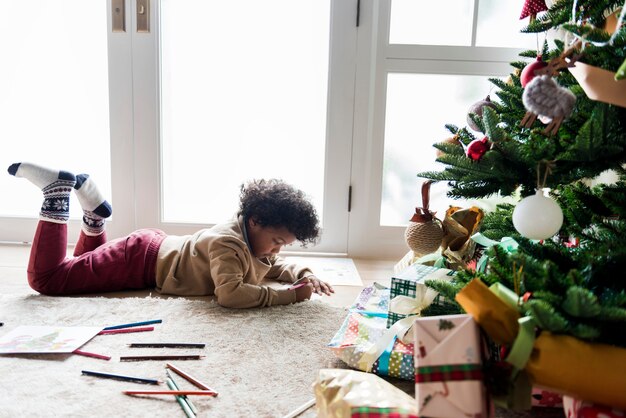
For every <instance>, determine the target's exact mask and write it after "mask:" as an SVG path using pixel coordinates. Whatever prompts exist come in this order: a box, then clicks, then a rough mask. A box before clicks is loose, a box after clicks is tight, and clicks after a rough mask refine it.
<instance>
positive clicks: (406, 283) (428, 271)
mask: <svg viewBox="0 0 626 418" xmlns="http://www.w3.org/2000/svg"><path fill="white" fill-rule="evenodd" d="M455 274H456V272H454V271H452V270H449V269H445V268H439V267H434V266H427V265H424V264H417V263H416V264H412V265H410V266H408V267H406V268H405V269H404V270H402V271H401V272H400V273H398V274H394V275H393V276H392V277H391V287H390V295H389V297H390V303H389V316H388V318H387V327H388V328H390V327H391V326H392V325H393V324H395V323H396V322H398V321H399V320H400V319H402V318H405V317H407V316H408V315H416V314H418V313H419V312H420V311H421V309H424V308H426V307H427V306H428V305H430V304H431V303H432V302H433V301H434V300H435V298H437V297H438V294H437V292H435V291H434V290H432V289H430V288H428V287H427V286H426V284H425V282H426V281H427V280H446V281H449V280H451V279H452V277H453V276H454V275H455ZM399 296H403V297H408V298H410V299H412V300H413V302H410V301H409V303H413V308H412V309H409V310H408V311H412V312H411V313H406V312H407V309H402V310H403V312H399V309H398V308H397V307H396V306H397V305H398V304H397V303H396V302H398V300H400V299H402V298H399ZM394 299H395V301H394ZM404 301H406V299H405V300H404ZM441 302H443V300H441ZM405 305H406V304H405Z"/></svg>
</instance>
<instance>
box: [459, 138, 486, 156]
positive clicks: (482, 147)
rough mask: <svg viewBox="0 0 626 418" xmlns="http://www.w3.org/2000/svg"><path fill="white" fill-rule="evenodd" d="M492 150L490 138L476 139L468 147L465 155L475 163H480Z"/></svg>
mask: <svg viewBox="0 0 626 418" xmlns="http://www.w3.org/2000/svg"><path fill="white" fill-rule="evenodd" d="M490 149H491V142H489V138H487V137H484V138H482V139H475V140H473V141H472V142H470V143H469V144H468V145H467V148H466V149H465V155H467V156H468V157H469V158H470V159H472V160H474V161H479V160H480V159H481V158H482V157H483V155H485V153H486V152H487V151H489V150H490Z"/></svg>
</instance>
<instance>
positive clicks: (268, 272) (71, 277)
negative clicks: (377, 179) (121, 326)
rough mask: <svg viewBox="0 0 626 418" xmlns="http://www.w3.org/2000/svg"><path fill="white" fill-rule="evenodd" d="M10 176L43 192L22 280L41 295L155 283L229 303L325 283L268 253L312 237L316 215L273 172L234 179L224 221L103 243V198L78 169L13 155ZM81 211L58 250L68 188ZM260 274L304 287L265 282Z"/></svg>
mask: <svg viewBox="0 0 626 418" xmlns="http://www.w3.org/2000/svg"><path fill="white" fill-rule="evenodd" d="M8 171H9V174H11V175H14V176H16V177H23V178H26V179H27V180H29V181H30V182H31V183H33V184H35V185H36V186H37V187H39V188H40V189H41V190H42V191H43V195H44V201H43V204H42V206H41V212H40V216H39V219H40V221H39V223H38V225H37V230H36V232H35V237H34V239H33V245H32V248H31V253H30V259H29V262H28V282H29V284H30V286H31V287H32V288H33V289H34V290H36V291H37V292H39V293H42V294H46V295H74V294H80V293H99V292H111V291H119V290H125V289H145V288H156V289H157V290H158V291H159V292H161V293H164V294H171V295H180V296H204V295H215V296H216V299H217V303H219V304H220V305H222V306H225V307H231V308H252V307H261V306H272V305H286V304H290V303H294V302H301V301H304V300H307V299H309V298H310V297H311V295H312V293H313V292H316V293H318V294H322V293H324V294H326V295H330V294H331V293H333V292H334V290H333V288H332V287H331V286H330V285H329V284H327V283H325V282H323V281H321V280H319V279H318V278H316V277H315V276H314V275H313V273H312V272H311V270H309V269H308V268H304V267H300V266H297V265H294V264H288V263H286V262H284V261H283V260H282V259H281V258H280V257H278V256H277V254H278V252H279V251H280V250H281V248H282V247H283V246H285V245H289V244H292V243H294V242H295V241H299V242H301V243H302V244H303V245H306V244H308V243H312V242H315V240H316V239H317V237H318V235H319V226H318V224H319V221H318V217H317V213H316V211H315V208H314V207H313V205H312V204H311V203H310V202H309V201H308V200H307V199H306V197H305V195H304V193H303V192H302V191H300V190H297V189H295V188H293V187H292V186H290V185H288V184H286V183H284V182H283V181H280V180H256V181H251V182H249V183H248V184H246V185H243V186H242V187H241V196H240V202H239V211H238V212H237V216H236V218H235V219H233V220H232V221H230V222H227V223H224V224H219V225H215V226H213V227H212V228H209V229H202V230H200V231H198V232H196V233H195V234H193V235H186V236H173V235H169V236H168V235H166V234H165V233H164V232H163V231H160V230H158V229H140V230H137V231H135V232H133V233H131V234H130V235H128V236H127V237H124V238H118V239H115V240H112V241H108V242H107V238H106V232H105V219H106V218H108V217H109V216H111V213H112V209H111V205H110V204H109V203H108V202H107V201H106V200H105V199H104V198H103V197H102V195H101V194H100V192H99V190H98V188H97V187H96V184H95V183H94V181H93V180H92V179H91V178H90V177H89V176H88V175H86V174H79V175H77V176H75V175H74V174H72V173H69V172H67V171H58V170H52V169H49V168H45V167H41V166H38V165H35V164H30V163H15V164H12V165H11V166H10V167H9V168H8ZM72 190H74V191H75V192H76V196H77V197H78V201H79V203H80V205H81V207H82V209H83V221H82V225H81V232H80V236H79V238H78V242H77V243H76V248H75V249H74V257H72V258H69V257H67V256H66V248H67V221H68V219H69V201H70V193H71V192H72ZM263 279H273V280H277V281H281V282H288V283H294V282H295V281H302V282H303V283H304V284H305V285H304V286H300V287H298V286H295V287H296V288H295V289H274V288H271V287H269V286H262V285H260V283H261V281H262V280H263Z"/></svg>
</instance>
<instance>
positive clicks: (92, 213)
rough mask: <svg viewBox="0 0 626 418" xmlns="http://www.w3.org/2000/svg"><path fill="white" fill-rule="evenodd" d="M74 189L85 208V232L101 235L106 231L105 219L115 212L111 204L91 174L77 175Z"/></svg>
mask: <svg viewBox="0 0 626 418" xmlns="http://www.w3.org/2000/svg"><path fill="white" fill-rule="evenodd" d="M74 189H75V190H76V197H78V201H79V202H80V206H81V207H82V208H83V224H82V229H83V232H85V233H86V234H87V235H100V234H101V233H102V232H104V220H105V219H106V218H108V217H109V216H111V213H112V212H113V210H112V208H111V204H110V203H109V202H107V201H106V200H104V197H103V196H102V194H101V193H100V190H98V187H97V186H96V183H95V182H94V181H93V180H92V179H91V178H90V177H89V174H79V175H77V176H76V185H75V186H74Z"/></svg>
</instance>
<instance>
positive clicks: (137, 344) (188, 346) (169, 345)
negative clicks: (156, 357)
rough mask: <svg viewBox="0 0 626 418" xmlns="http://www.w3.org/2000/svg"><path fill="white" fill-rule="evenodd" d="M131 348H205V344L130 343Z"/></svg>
mask: <svg viewBox="0 0 626 418" xmlns="http://www.w3.org/2000/svg"><path fill="white" fill-rule="evenodd" d="M128 346H129V347H167V348H204V347H205V346H206V344H204V343H130V344H128Z"/></svg>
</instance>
